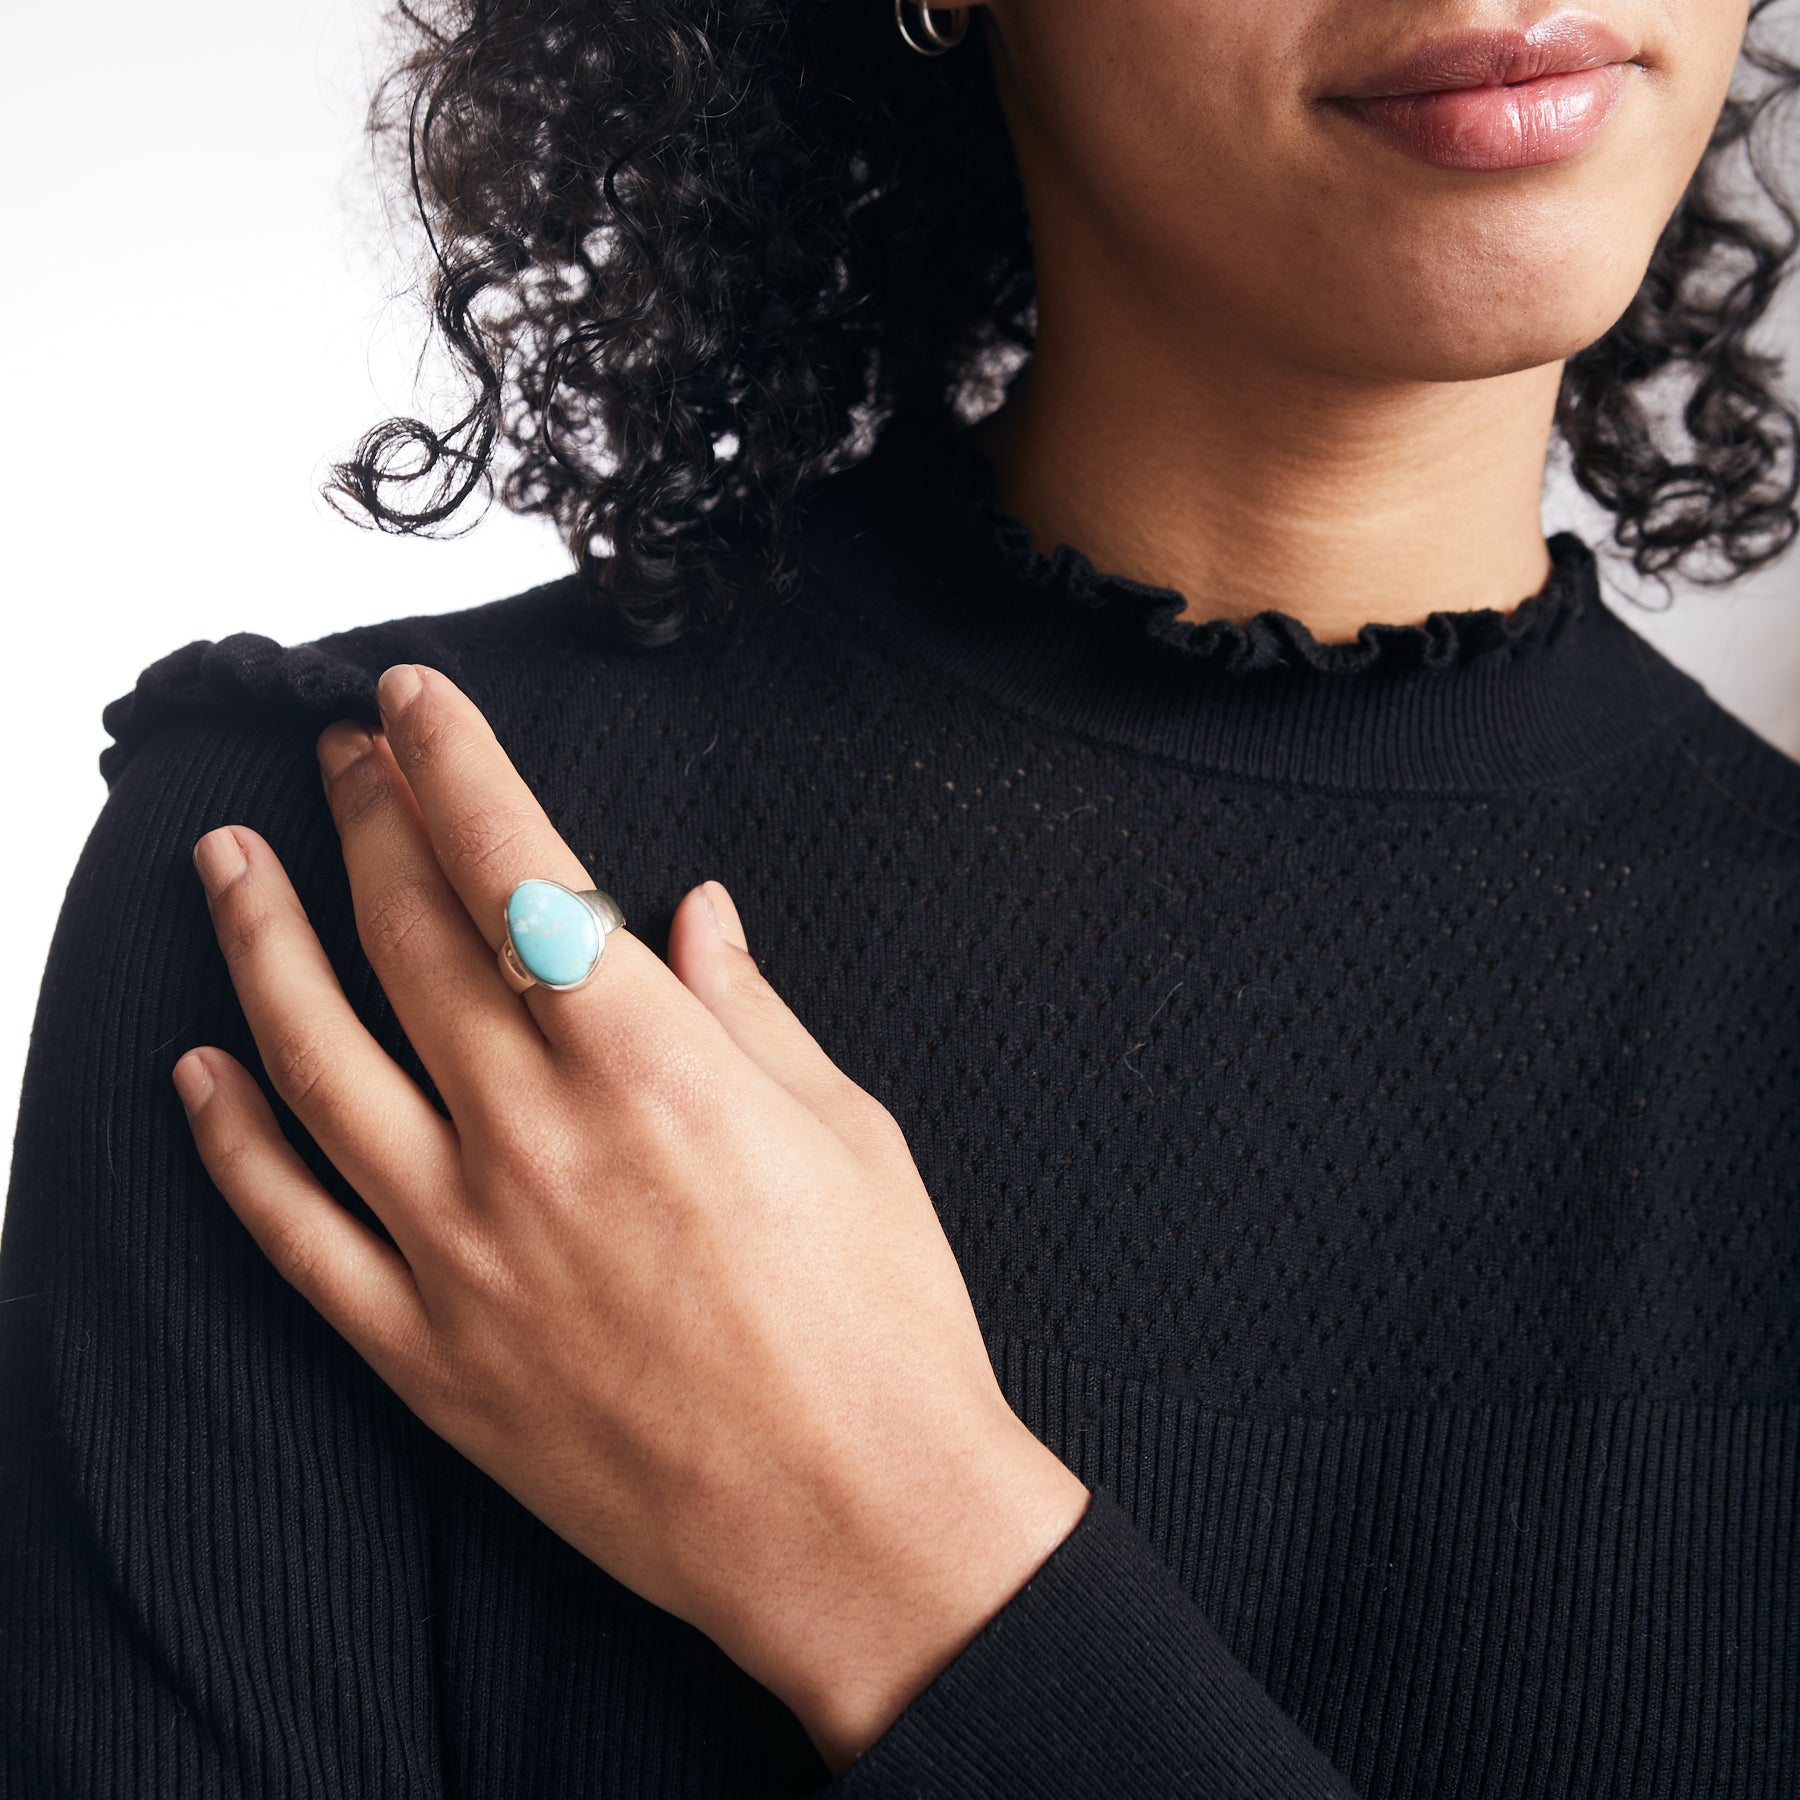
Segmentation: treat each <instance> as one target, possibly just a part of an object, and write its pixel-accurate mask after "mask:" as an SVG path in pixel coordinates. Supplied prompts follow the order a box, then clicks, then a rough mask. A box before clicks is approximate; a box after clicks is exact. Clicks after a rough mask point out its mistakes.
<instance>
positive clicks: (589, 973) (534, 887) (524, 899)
mask: <svg viewBox="0 0 1800 1800" xmlns="http://www.w3.org/2000/svg"><path fill="white" fill-rule="evenodd" d="M624 923H625V915H624V913H623V912H621V911H620V910H619V903H618V901H616V900H615V899H614V898H613V897H612V895H611V894H605V893H602V892H601V891H600V889H599V888H571V887H564V886H563V884H562V883H561V882H560V881H538V880H532V881H521V882H520V883H519V885H518V886H517V887H516V888H514V889H513V891H512V892H511V893H510V894H508V895H507V897H506V941H505V942H504V943H503V944H502V945H501V946H500V973H501V974H502V975H504V976H505V977H506V980H507V984H508V986H510V987H511V988H512V990H513V992H514V993H516V994H522V993H524V992H525V990H526V989H527V988H533V987H547V988H550V989H552V990H553V991H554V992H556V993H559V994H567V993H572V992H573V991H574V990H575V989H576V988H578V987H585V986H586V985H587V984H588V983H589V982H590V981H592V980H593V978H594V971H595V970H596V969H597V968H599V967H600V954H601V952H602V951H603V950H605V948H606V935H607V933H608V932H609V931H614V930H616V929H617V928H618V927H619V926H621V925H623V924H624Z"/></svg>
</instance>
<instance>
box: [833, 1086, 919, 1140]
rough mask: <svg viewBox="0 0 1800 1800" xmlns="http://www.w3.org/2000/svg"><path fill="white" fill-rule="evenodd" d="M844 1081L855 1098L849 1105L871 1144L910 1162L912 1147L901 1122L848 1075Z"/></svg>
mask: <svg viewBox="0 0 1800 1800" xmlns="http://www.w3.org/2000/svg"><path fill="white" fill-rule="evenodd" d="M844 1081H845V1084H846V1086H847V1087H848V1088H849V1089H850V1093H851V1095H853V1096H854V1098H853V1099H851V1100H850V1102H849V1104H850V1105H851V1107H852V1109H853V1113H854V1116H855V1117H856V1118H857V1119H858V1122H859V1124H860V1126H861V1129H862V1130H863V1132H864V1133H865V1134H866V1135H867V1137H868V1140H869V1142H870V1143H871V1144H872V1145H873V1146H874V1147H875V1148H876V1149H877V1150H879V1151H883V1152H886V1153H887V1154H889V1155H893V1156H904V1157H906V1158H908V1160H910V1159H911V1157H912V1146H911V1145H910V1144H909V1143H908V1142H907V1141H906V1133H905V1132H904V1131H902V1130H901V1128H900V1121H899V1120H898V1119H896V1118H895V1117H894V1115H893V1114H892V1113H891V1112H889V1111H888V1109H887V1108H886V1107H885V1106H883V1105H882V1103H881V1102H880V1101H879V1100H877V1099H876V1098H875V1096H874V1095H873V1094H871V1093H869V1092H868V1090H867V1089H865V1088H860V1087H858V1086H857V1085H856V1083H855V1082H853V1081H851V1080H850V1078H849V1076H847V1075H846V1076H845V1077H844Z"/></svg>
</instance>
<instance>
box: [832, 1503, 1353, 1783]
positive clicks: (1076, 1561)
mask: <svg viewBox="0 0 1800 1800" xmlns="http://www.w3.org/2000/svg"><path fill="white" fill-rule="evenodd" d="M820 1794H821V1800H902V1796H905V1797H907V1800H912V1797H914V1796H918V1797H919V1800H925V1797H927V1796H929V1797H930V1800H944V1797H946V1796H951V1795H954V1796H956V1797H957V1800H986V1797H988V1796H992V1797H994V1800H1000V1797H1002V1796H1004V1797H1005V1800H1064V1797H1065V1796H1066V1797H1067V1800H1077V1797H1079V1800H1094V1797H1095V1796H1107V1797H1108V1800H1139V1797H1140V1796H1141V1797H1143V1800H1150V1797H1151V1796H1156V1797H1157V1800H1163V1797H1165V1796H1168V1797H1173V1796H1180V1797H1181V1800H1215V1797H1217V1800H1356V1797H1355V1793H1354V1790H1353V1789H1352V1788H1351V1787H1350V1786H1349V1784H1348V1783H1347V1782H1345V1781H1344V1779H1343V1778H1342V1776H1340V1775H1339V1774H1338V1772H1337V1770H1336V1769H1335V1768H1334V1767H1333V1766H1332V1764H1331V1763H1330V1762H1329V1761H1328V1760H1327V1759H1326V1757H1325V1756H1324V1755H1323V1754H1322V1753H1321V1752H1320V1751H1319V1749H1318V1747H1317V1746H1316V1745H1315V1744H1314V1743H1313V1742H1312V1741H1311V1740H1310V1739H1309V1738H1308V1737H1307V1736H1306V1735H1305V1734H1304V1733H1303V1732H1302V1731H1301V1730H1300V1728H1299V1727H1298V1726H1297V1725H1295V1724H1294V1722H1293V1720H1292V1719H1290V1718H1289V1717H1288V1715H1287V1714H1286V1713H1284V1712H1283V1711H1282V1710H1281V1708H1280V1707H1279V1706H1277V1705H1276V1703H1275V1701H1274V1699H1273V1698H1272V1697H1271V1695H1270V1694H1269V1692H1268V1690H1267V1689H1265V1688H1264V1687H1263V1686H1262V1685H1261V1684H1260V1683H1259V1682H1257V1680H1256V1679H1255V1678H1254V1677H1253V1676H1252V1675H1251V1673H1250V1671H1249V1670H1248V1669H1246V1668H1245V1667H1244V1665H1243V1664H1242V1663H1240V1662H1239V1661H1238V1660H1237V1658H1236V1657H1235V1656H1233V1655H1232V1653H1231V1651H1230V1649H1229V1648H1228V1647H1227V1645H1226V1644H1225V1642H1224V1640H1223V1639H1222V1638H1221V1637H1220V1636H1219V1634H1218V1633H1217V1632H1216V1631H1215V1630H1214V1629H1213V1627H1212V1625H1211V1623H1210V1622H1209V1621H1208V1619H1207V1618H1206V1615H1205V1614H1204V1613H1203V1612H1202V1611H1201V1610H1200V1608H1199V1607H1198V1606H1197V1605H1196V1604H1195V1603H1194V1601H1193V1600H1192V1599H1191V1598H1190V1597H1189V1595H1188V1594H1187V1592H1186V1591H1185V1590H1184V1589H1183V1588H1182V1586H1181V1584H1180V1583H1179V1582H1178V1581H1177V1580H1176V1578H1175V1575H1174V1573H1173V1572H1172V1571H1171V1570H1170V1569H1169V1567H1168V1565H1167V1564H1166V1563H1165V1562H1164V1561H1163V1559H1162V1557H1161V1556H1160V1555H1159V1554H1158V1553H1157V1551H1156V1548H1155V1546H1154V1545H1152V1544H1151V1543H1149V1542H1148V1541H1147V1540H1146V1539H1145V1538H1144V1537H1143V1536H1142V1535H1141V1534H1140V1533H1139V1532H1138V1530H1137V1528H1136V1527H1135V1526H1134V1525H1133V1524H1132V1522H1131V1517H1130V1515H1129V1514H1128V1513H1127V1512H1126V1511H1125V1510H1124V1508H1123V1507H1122V1506H1120V1505H1119V1503H1118V1501H1117V1500H1115V1499H1114V1498H1113V1497H1112V1495H1111V1494H1110V1493H1108V1492H1107V1491H1106V1490H1105V1489H1103V1488H1095V1489H1094V1490H1093V1499H1092V1500H1091V1501H1090V1502H1089V1505H1088V1509H1087V1511H1086V1512H1085V1513H1084V1514H1083V1515H1082V1517H1081V1519H1080V1521H1079V1522H1078V1523H1077V1524H1076V1526H1075V1529H1074V1530H1073V1531H1072V1532H1070V1534H1069V1535H1068V1537H1066V1538H1065V1539H1064V1540H1063V1541H1062V1543H1061V1544H1059V1545H1058V1546H1057V1547H1056V1549H1055V1550H1053V1551H1052V1552H1051V1554H1050V1555H1049V1557H1048V1558H1047V1559H1046V1560H1045V1562H1044V1564H1043V1566H1042V1567H1041V1568H1040V1569H1039V1570H1038V1572H1037V1573H1036V1574H1035V1575H1034V1576H1032V1578H1031V1579H1030V1580H1029V1581H1028V1582H1026V1584H1025V1585H1024V1586H1023V1587H1022V1588H1021V1589H1020V1590H1019V1591H1018V1593H1017V1594H1015V1595H1014V1596H1013V1597H1012V1599H1011V1600H1009V1601H1008V1602H1007V1603H1006V1605H1005V1606H1003V1607H1002V1608H1001V1609H1000V1611H999V1612H998V1613H996V1614H995V1615H994V1617H993V1618H992V1619H990V1620H989V1621H988V1622H987V1624H986V1625H985V1626H983V1627H982V1629H981V1631H980V1632H978V1633H977V1634H976V1636H975V1637H974V1638H973V1639H972V1640H971V1641H970V1643H969V1644H968V1645H967V1647H966V1648H965V1649H964V1650H963V1651H962V1653H961V1654H960V1655H959V1656H957V1657H955V1658H954V1659H953V1660H952V1661H951V1662H950V1663H949V1664H948V1665H946V1667H945V1668H943V1669H942V1670H941V1671H940V1672H939V1673H938V1675H937V1677H936V1678H935V1679H934V1680H933V1681H932V1682H931V1683H930V1684H929V1685H928V1686H927V1687H926V1688H925V1689H924V1691H923V1692H922V1693H920V1694H919V1695H918V1697H917V1698H916V1699H915V1700H914V1701H913V1702H912V1704H911V1705H910V1706H909V1707H907V1709H906V1710H905V1711H904V1712H903V1713H902V1714H901V1715H900V1717H899V1718H898V1719H896V1720H895V1721H894V1723H893V1724H892V1725H891V1726H890V1727H889V1728H888V1730H887V1731H886V1732H884V1733H883V1734H882V1736H881V1737H880V1738H879V1739H877V1740H876V1742H875V1743H874V1744H872V1745H871V1746H870V1747H869V1748H868V1749H867V1750H866V1751H865V1752H864V1753H863V1754H862V1756H860V1757H859V1758H858V1759H857V1760H856V1762H854V1763H853V1764H852V1765H851V1766H850V1768H848V1769H847V1770H845V1772H844V1773H843V1774H842V1775H841V1776H840V1777H838V1779H837V1780H836V1781H833V1782H831V1783H829V1784H828V1785H827V1786H826V1787H824V1788H823V1789H821V1790H820Z"/></svg>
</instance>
